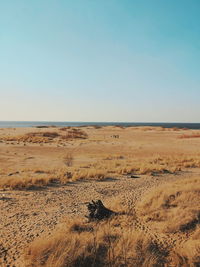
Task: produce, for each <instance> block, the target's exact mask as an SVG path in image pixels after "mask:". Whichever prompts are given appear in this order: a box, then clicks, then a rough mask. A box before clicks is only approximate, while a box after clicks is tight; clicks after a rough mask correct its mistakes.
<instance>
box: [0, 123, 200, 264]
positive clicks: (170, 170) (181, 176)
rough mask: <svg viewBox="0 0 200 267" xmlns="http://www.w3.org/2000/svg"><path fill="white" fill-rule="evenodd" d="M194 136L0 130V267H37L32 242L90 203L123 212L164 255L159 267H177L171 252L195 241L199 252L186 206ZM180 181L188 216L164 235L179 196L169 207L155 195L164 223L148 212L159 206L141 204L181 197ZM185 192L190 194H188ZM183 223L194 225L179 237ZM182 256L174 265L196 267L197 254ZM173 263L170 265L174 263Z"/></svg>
mask: <svg viewBox="0 0 200 267" xmlns="http://www.w3.org/2000/svg"><path fill="white" fill-rule="evenodd" d="M199 136H200V130H188V129H178V128H162V127H127V128H123V127H118V126H107V127H95V126H94V127H93V126H90V127H89V126H88V127H62V128H60V127H44V128H43V127H39V128H37V127H30V128H1V129H0V163H1V168H0V263H1V266H7V267H8V266H10V267H11V266H13V267H14V266H16V267H17V266H19V267H23V266H42V262H35V263H34V260H33V258H34V257H33V255H35V254H34V253H35V252H34V253H33V251H34V246H35V244H36V243H37V240H41V238H42V239H43V240H46V239H49V238H51V237H52V236H53V235H54V234H55V233H56V232H57V231H59V229H60V228H62V225H63V223H64V222H65V220H67V219H72V220H74V219H76V218H81V220H85V215H86V214H87V207H86V203H87V202H90V201H92V200H98V199H100V200H102V201H103V203H104V204H105V205H106V206H107V207H109V208H111V207H112V206H113V203H115V202H116V201H117V202H118V203H120V204H118V206H117V207H116V209H119V211H123V208H124V209H125V210H126V207H130V205H131V208H132V209H133V210H134V212H135V214H136V215H137V218H136V217H133V218H132V227H133V229H134V230H135V231H138V232H142V233H143V234H144V235H145V236H147V238H151V239H152V240H154V242H155V243H156V244H157V246H158V247H159V246H160V248H162V249H163V250H164V249H167V251H168V252H169V253H168V255H167V256H165V258H166V259H165V260H166V262H167V263H166V265H165V266H179V265H178V264H179V263H177V265H169V264H171V263H173V261H174V259H175V256H173V255H172V254H170V253H171V252H172V251H173V253H174V254H175V252H174V251H176V249H177V250H178V249H179V250H178V251H181V249H182V250H183V251H185V250H187V249H186V248H185V247H184V246H185V244H186V245H187V244H188V242H190V241H191V240H193V241H194V240H195V249H197V251H198V249H199V248H200V242H199V219H198V218H197V217H198V210H199V206H198V204H196V209H195V208H194V207H192V201H193V203H198V201H199V192H200V191H198V190H199V184H200V183H199V178H200V152H199V146H200V138H199ZM188 181H192V182H193V183H194V185H195V188H194V186H193V184H191V188H190V187H188V188H190V190H191V191H190V192H189V193H188V194H190V197H189V198H188V199H190V201H191V203H190V201H187V203H188V204H187V205H188V207H187V205H186V204H184V205H186V206H184V207H185V211H186V212H188V213H187V216H185V219H184V220H185V221H182V218H181V220H180V225H179V226H177V228H176V229H172V228H170V227H171V222H170V220H171V221H173V220H175V219H173V216H177V214H176V209H178V208H179V207H180V205H181V203H180V202H179V194H178V195H177V197H176V193H174V197H171V199H172V200H170V203H171V201H172V202H173V201H176V203H174V206H173V205H171V204H169V201H168V202H166V199H167V194H168V193H167V190H166V195H165V196H163V199H164V200H162V199H161V198H162V193H159V198H158V199H159V201H160V202H162V201H165V204H166V203H167V204H166V205H168V206H169V207H168V206H166V207H165V216H168V215H166V214H169V215H170V217H171V219H169V218H168V217H165V219H162V218H156V217H155V216H156V215H155V214H156V213H155V210H156V212H157V216H158V217H159V216H160V215H158V214H159V212H160V214H162V208H163V207H164V206H163V205H164V204H162V203H161V204H160V206H159V207H157V206H156V208H155V207H154V208H153V207H151V205H150V206H148V205H149V203H151V204H152V203H154V202H153V197H154V198H156V197H157V195H156V194H158V190H161V189H162V190H161V191H160V192H163V188H169V196H172V193H170V192H171V191H170V190H172V189H173V188H176V187H177V188H178V189H177V192H182V191H181V190H183V193H182V196H183V195H184V194H185V195H184V196H185V198H186V196H187V192H186V191H184V190H185V189H184V184H186V183H188ZM174 183H175V186H173V184H174ZM163 186H164V187H163ZM170 186H171V187H172V189H170V188H171V187H170ZM192 186H193V187H192ZM182 187H183V189H181V188H182ZM160 188H161V189H160ZM192 188H193V189H192ZM173 190H174V189H173ZM188 190H189V189H188ZM192 190H193V191H195V190H197V191H198V194H196V193H194V195H192V194H193V193H192V192H193V191H192ZM153 192H155V193H153ZM151 194H152V195H153V197H152V196H151ZM163 194H164V193H163ZM175 198H176V199H175ZM159 201H158V203H159ZM130 203H131V204H130ZM152 205H153V204H152ZM170 205H171V206H170ZM121 207H123V208H121ZM191 207H192V208H191ZM114 208H115V207H114ZM145 209H147V210H148V212H147V211H146V210H145ZM163 209H164V208H163ZM173 209H174V210H173ZM172 210H173V212H172ZM150 213H151V214H150ZM195 216H196V217H195ZM163 218H164V217H163ZM194 218H197V219H196V220H197V221H195V223H194V220H195V219H194ZM123 220H124V221H125V222H126V220H125V219H123ZM127 221H128V220H127ZM191 221H193V224H194V225H193V226H192V227H189V226H188V230H187V229H186V230H184V231H182V230H181V229H182V228H181V227H183V225H187V224H189V223H190V222H191ZM176 222H177V218H176ZM127 224H128V223H127ZM186 228H187V227H186ZM184 229H185V228H184ZM191 242H192V241H191ZM32 244H33V246H32ZM192 244H193V243H192ZM28 251H29V252H28ZM31 253H32V254H31ZM181 253H182V252H180V253H179V255H182V254H181ZM184 253H185V252H184ZM184 253H183V256H182V257H183V258H184V257H185V262H184V263H183V265H182V266H193V265H190V264H191V262H192V264H197V265H194V266H199V265H198V264H199V263H198V262H200V261H198V260H199V258H198V255H197V254H198V253H196V254H195V253H194V255H189V256H188V255H186V254H187V253H186V254H184ZM177 255H178V252H177ZM37 256H38V254H36V256H35V257H37ZM162 257H164V256H163V255H162ZM173 257H174V258H173ZM38 258H39V256H38ZM177 258H178V256H177V257H176V260H175V261H177V262H181V261H178V260H177ZM127 261H128V260H127ZM52 262H53V261H52ZM52 262H51V264H52V265H50V263H48V261H47V262H44V266H53V263H52ZM170 262H171V263H170ZM195 262H196V263H195ZM34 264H35V265H34ZM167 264H168V265H167ZM180 264H181V263H180ZM184 264H189V265H184ZM55 266H64V265H62V264H61V265H59V264H58V265H55ZM65 266H72V265H70V264H68V265H65ZM73 266H75V265H73ZM77 266H85V265H83V264H82V265H77ZM102 266H104V265H102ZM112 266H115V265H114V264H113V265H112ZM127 266H132V265H128V263H127ZM159 266H164V265H159Z"/></svg>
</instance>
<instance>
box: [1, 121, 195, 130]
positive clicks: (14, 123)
mask: <svg viewBox="0 0 200 267" xmlns="http://www.w3.org/2000/svg"><path fill="white" fill-rule="evenodd" d="M36 126H56V127H64V126H72V127H80V126H121V127H134V126H135V127H137V126H151V127H164V128H174V127H176V128H187V129H200V123H181V122H180V123H176V122H152V123H151V122H54V121H0V128H20V127H36Z"/></svg>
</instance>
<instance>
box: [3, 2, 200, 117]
mask: <svg viewBox="0 0 200 267" xmlns="http://www.w3.org/2000/svg"><path fill="white" fill-rule="evenodd" d="M199 14H200V1H199V0H167V1H166V0H54V1H52V0H30V1H27V0H0V120H28V121H29V120H47V121H131V122H138V121H142V122H200V103H199V102H200V15H199Z"/></svg>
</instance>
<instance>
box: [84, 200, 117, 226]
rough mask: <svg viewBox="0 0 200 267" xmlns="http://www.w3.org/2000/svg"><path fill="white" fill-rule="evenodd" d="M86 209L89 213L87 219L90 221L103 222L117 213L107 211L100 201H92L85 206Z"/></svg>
mask: <svg viewBox="0 0 200 267" xmlns="http://www.w3.org/2000/svg"><path fill="white" fill-rule="evenodd" d="M87 208H88V211H89V216H87V218H88V219H89V220H91V221H94V220H103V219H107V218H109V217H111V216H112V215H116V214H117V213H116V212H114V211H112V210H110V209H107V208H106V207H105V206H104V205H103V203H102V201H101V200H97V201H94V200H92V202H90V203H88V204H87Z"/></svg>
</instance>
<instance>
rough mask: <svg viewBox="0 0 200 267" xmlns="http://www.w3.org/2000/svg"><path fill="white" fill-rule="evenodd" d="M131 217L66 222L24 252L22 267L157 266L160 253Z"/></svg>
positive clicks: (132, 216)
mask: <svg viewBox="0 0 200 267" xmlns="http://www.w3.org/2000/svg"><path fill="white" fill-rule="evenodd" d="M134 218H135V215H134V214H131V213H130V211H129V214H127V215H123V216H122V215H121V216H115V217H114V218H112V219H111V220H109V221H104V222H101V223H87V222H85V221H84V220H82V219H74V220H67V221H66V222H64V223H63V225H62V226H60V228H59V230H58V229H57V230H56V231H54V233H53V234H52V235H51V237H50V238H49V239H44V238H43V239H39V240H36V241H35V242H33V243H32V244H31V245H30V247H29V248H28V249H27V250H26V256H25V261H26V264H27V265H26V266H33V267H34V266H37V267H40V266H48V267H53V266H54V267H61V266H69V267H71V266H74V267H75V266H85V267H86V266H147V263H150V264H152V265H150V266H153V265H156V264H157V265H156V266H159V265H158V264H159V262H161V261H162V260H163V255H162V253H161V252H160V251H159V250H158V251H156V250H155V247H154V246H155V245H154V244H153V243H152V242H151V240H150V239H149V238H147V237H146V238H145V237H144V235H143V233H142V232H140V231H136V230H134V229H133V228H132V226H131V225H132V220H134Z"/></svg>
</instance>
